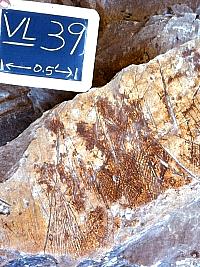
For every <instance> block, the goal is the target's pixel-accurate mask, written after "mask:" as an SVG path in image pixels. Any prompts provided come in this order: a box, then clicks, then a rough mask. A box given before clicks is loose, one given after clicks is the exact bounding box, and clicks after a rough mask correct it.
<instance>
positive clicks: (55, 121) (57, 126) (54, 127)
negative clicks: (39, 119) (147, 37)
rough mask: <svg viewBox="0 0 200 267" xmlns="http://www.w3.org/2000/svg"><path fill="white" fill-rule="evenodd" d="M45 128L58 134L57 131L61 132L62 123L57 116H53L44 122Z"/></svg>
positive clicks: (62, 128)
mask: <svg viewBox="0 0 200 267" xmlns="http://www.w3.org/2000/svg"><path fill="white" fill-rule="evenodd" d="M46 128H47V129H48V130H49V131H51V132H53V133H54V134H56V135H58V134H59V133H62V132H63V130H64V125H63V123H62V122H61V121H60V119H59V118H57V117H55V118H52V119H51V120H49V121H47V122H46Z"/></svg>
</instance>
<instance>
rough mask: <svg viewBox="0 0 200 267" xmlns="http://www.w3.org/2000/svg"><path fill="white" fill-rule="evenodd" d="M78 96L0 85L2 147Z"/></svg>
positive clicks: (0, 142) (0, 136) (0, 137)
mask: <svg viewBox="0 0 200 267" xmlns="http://www.w3.org/2000/svg"><path fill="white" fill-rule="evenodd" d="M75 95H76V94H75V93H72V92H63V91H55V90H47V89H41V88H40V89H38V88H27V87H20V86H11V85H5V84H0V146H2V145H5V144H6V143H7V142H9V141H11V140H13V139H14V138H16V137H17V136H18V135H19V134H20V133H21V132H23V131H24V130H25V129H26V128H27V127H28V126H29V125H30V124H31V123H32V122H33V121H34V120H36V119H37V118H38V117H40V116H41V115H42V113H43V112H44V111H46V110H48V109H51V108H52V107H54V106H55V105H56V104H58V103H60V102H62V101H65V100H69V99H72V98H73V97H74V96H75Z"/></svg>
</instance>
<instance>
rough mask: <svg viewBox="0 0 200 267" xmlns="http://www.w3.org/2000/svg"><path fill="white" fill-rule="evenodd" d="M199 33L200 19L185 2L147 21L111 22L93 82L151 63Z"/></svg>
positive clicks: (103, 81) (102, 37) (102, 40)
mask: <svg viewBox="0 0 200 267" xmlns="http://www.w3.org/2000/svg"><path fill="white" fill-rule="evenodd" d="M184 12H185V13H184ZM188 12H189V13H188ZM199 35H200V20H199V19H198V18H197V14H196V13H193V12H192V10H191V9H189V8H188V7H187V6H184V5H179V6H177V5H176V6H172V8H171V11H168V12H167V11H166V13H165V14H164V15H155V16H152V17H150V18H149V19H148V20H147V21H146V23H144V22H138V21H133V20H132V19H127V20H123V21H114V22H110V23H109V24H108V25H107V26H106V27H105V29H104V30H103V33H102V34H101V35H100V38H99V45H98V49H97V55H96V63H95V74H94V85H95V86H99V85H104V84H106V83H107V82H109V81H110V80H111V78H112V77H113V76H114V75H115V74H116V73H117V72H118V71H120V70H121V69H123V68H124V67H126V66H128V65H130V64H133V63H134V64H140V63H145V62H148V61H149V60H151V59H153V58H154V57H156V56H157V55H160V54H162V53H165V52H167V51H168V50H170V49H172V48H174V47H177V46H178V45H181V44H184V43H185V42H187V41H189V40H192V39H193V38H195V37H198V36H199Z"/></svg>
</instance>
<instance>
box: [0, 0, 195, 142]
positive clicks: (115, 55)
mask: <svg viewBox="0 0 200 267" xmlns="http://www.w3.org/2000/svg"><path fill="white" fill-rule="evenodd" d="M43 2H51V3H57V4H65V5H74V6H80V7H89V8H95V9H96V10H97V11H98V12H99V14H100V15H101V25H100V31H99V42H98V47H97V56H96V64H95V72H94V86H100V85H104V84H106V83H107V82H109V81H110V80H111V78H113V76H114V75H115V74H116V73H117V72H118V71H120V70H121V69H122V68H124V67H126V66H128V65H130V64H133V63H135V64H139V63H144V62H148V61H149V60H150V59H152V58H154V57H155V56H157V55H159V54H161V53H165V52H166V51H168V50H169V49H171V48H173V47H176V46H178V45H180V44H183V43H185V42H186V41H189V40H191V39H193V38H194V37H196V36H199V24H200V20H199V16H198V15H199V14H200V12H199V9H198V6H199V5H200V2H199V1H188V0H185V1H181V4H178V3H179V2H178V1H177V0H176V1H175V0H168V1H155V0H154V1H152V0H151V1H145V4H144V1H130V0H126V1H119V0H118V1H93V0H81V1H79V0H43ZM0 90H1V92H2V93H0V102H1V103H0V112H1V113H0V114H1V115H0V146H2V145H4V144H6V142H9V141H10V140H12V139H14V138H15V137H17V136H18V135H19V134H20V133H21V132H22V131H23V130H24V129H25V128H26V127H28V125H29V124H30V123H31V122H33V121H34V120H35V119H36V118H38V117H39V116H41V114H42V113H43V112H44V111H45V110H47V109H50V108H52V107H53V106H55V105H56V104H58V103H60V102H62V101H65V100H70V99H72V98H73V97H74V96H75V94H73V93H68V92H58V91H54V90H43V89H34V88H33V89H31V92H30V89H28V88H20V87H14V86H12V87H11V86H3V85H0ZM22 91H23V93H22ZM8 94H9V97H7V96H8ZM27 94H28V95H27ZM29 96H30V97H29ZM11 99H12V100H11ZM2 100H3V103H2ZM31 102H32V103H31ZM5 106H6V112H4V110H5ZM2 112H3V113H2Z"/></svg>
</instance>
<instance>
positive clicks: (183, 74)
mask: <svg viewBox="0 0 200 267" xmlns="http://www.w3.org/2000/svg"><path fill="white" fill-rule="evenodd" d="M183 76H185V73H182V72H177V73H176V74H175V75H174V77H171V76H170V77H169V79H168V84H170V83H172V82H173V81H174V80H176V79H179V78H181V77H183Z"/></svg>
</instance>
